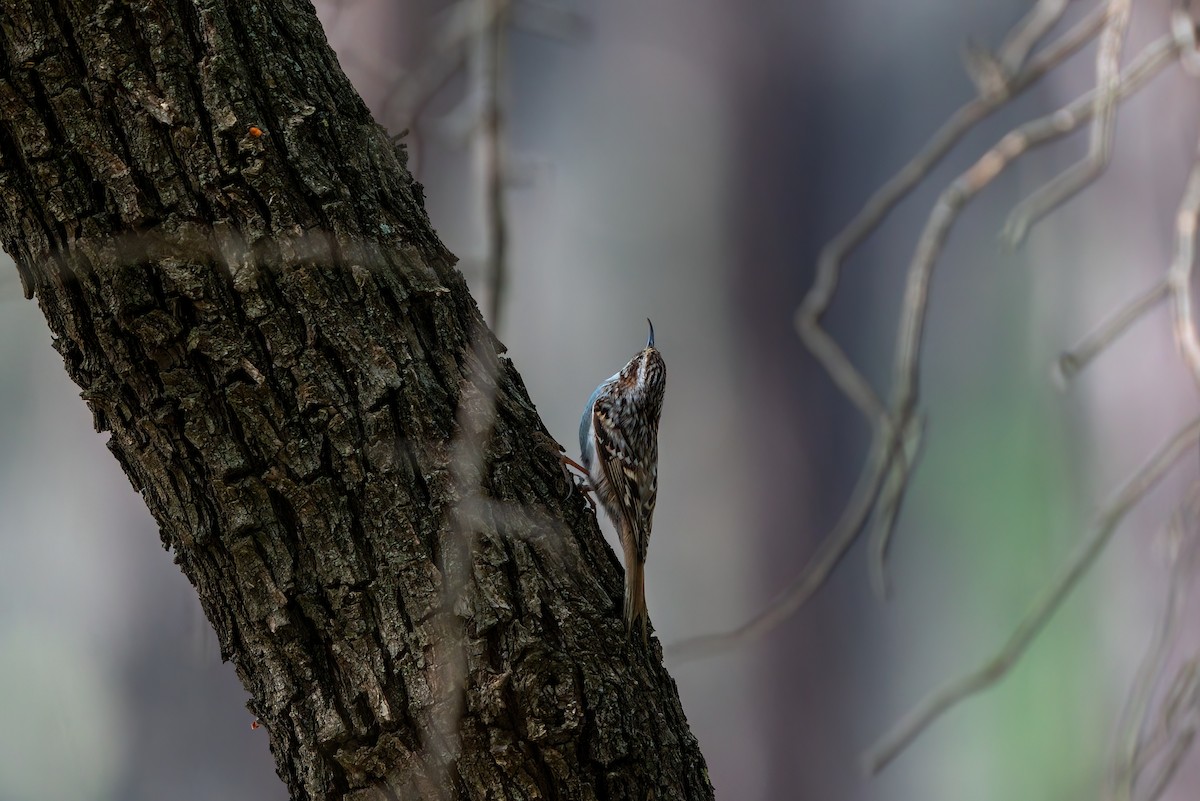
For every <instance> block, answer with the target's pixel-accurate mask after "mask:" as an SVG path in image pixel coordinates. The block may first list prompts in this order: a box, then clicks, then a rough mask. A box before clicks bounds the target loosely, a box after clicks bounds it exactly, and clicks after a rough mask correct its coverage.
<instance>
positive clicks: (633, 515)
mask: <svg viewBox="0 0 1200 801" xmlns="http://www.w3.org/2000/svg"><path fill="white" fill-rule="evenodd" d="M613 411H614V410H613V403H612V400H611V399H610V398H606V397H600V398H597V399H596V401H595V404H594V405H593V407H592V426H593V429H594V430H595V432H596V450H597V453H596V457H597V458H598V459H599V462H600V467H601V469H602V470H603V471H604V477H605V479H607V481H608V487H609V491H610V493H611V497H612V500H613V502H614V503H616V504H617V505H618V506H619V507H620V510H621V517H623V518H624V519H625V520H628V521H629V523H630V526H631V528H632V529H633V531H632V532H631V533H632V534H633V536H634V539H635V541H636V545H637V555H638V558H639V559H640V560H642V561H644V560H645V558H646V539H647V537H646V533H647V531H648V530H649V520H647V519H646V508H647V502H649V503H650V504H653V503H654V497H653V493H654V492H655V490H656V486H655V484H656V482H655V481H654V480H653V478H654V477H649V478H650V483H649V486H647V476H646V474H645V468H644V466H643V465H642V464H641V463H640V462H639V461H638V460H637V459H636V457H635V456H634V454H635V453H637V452H638V451H637V449H636V448H634V447H631V446H632V445H633V444H634V443H631V442H630V441H629V440H628V438H627V436H626V432H625V431H624V430H622V429H621V428H620V427H619V426H618V425H617V424H616V419H615V418H616V415H614V413H613ZM648 492H649V495H647V493H648Z"/></svg>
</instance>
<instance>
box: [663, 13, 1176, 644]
mask: <svg viewBox="0 0 1200 801" xmlns="http://www.w3.org/2000/svg"><path fill="white" fill-rule="evenodd" d="M1106 14H1107V12H1106V10H1105V9H1098V10H1097V11H1094V12H1092V13H1091V14H1089V15H1088V17H1087V18H1085V19H1084V20H1082V21H1080V22H1079V23H1078V24H1077V25H1076V26H1075V27H1074V28H1072V29H1071V30H1070V31H1068V32H1067V33H1066V34H1064V35H1063V36H1062V38H1060V39H1058V40H1056V41H1055V42H1053V43H1052V44H1050V45H1049V46H1047V48H1046V49H1045V50H1044V51H1043V52H1042V53H1041V54H1039V55H1038V56H1037V57H1036V58H1034V60H1033V61H1032V62H1031V63H1030V65H1029V67H1028V68H1027V69H1026V70H1025V71H1024V72H1022V73H1021V74H1020V75H1018V76H1016V77H1014V78H1013V81H1012V82H1011V84H1010V85H1009V86H1008V88H1007V89H1006V90H1005V91H1004V92H1002V93H1000V94H998V95H989V96H987V97H981V98H978V99H976V100H974V101H972V102H971V103H969V104H967V105H966V106H964V107H962V108H960V109H959V111H958V112H956V113H955V115H954V116H953V117H952V118H951V119H950V121H949V122H947V123H946V125H944V126H943V127H942V128H941V130H939V131H938V133H936V134H935V135H934V137H933V138H932V139H931V140H930V142H929V143H928V144H927V145H926V147H925V149H924V150H923V151H922V152H921V153H920V154H918V155H917V156H916V157H915V158H914V159H913V160H912V161H910V162H909V163H908V164H907V165H905V167H904V168H903V169H901V171H900V172H899V173H897V174H896V175H895V176H894V177H893V178H892V179H891V180H890V181H888V183H887V184H885V185H884V186H883V187H882V188H881V189H880V190H879V191H877V192H876V193H875V195H874V196H872V198H871V199H870V200H869V201H868V202H867V204H866V206H864V208H863V210H862V211H861V212H859V214H858V216H857V217H855V219H854V220H852V221H851V222H850V224H849V225H848V226H847V227H846V228H845V229H843V231H842V232H841V233H840V234H838V236H837V237H835V238H834V239H833V240H832V241H831V242H830V243H829V244H827V245H826V246H825V248H824V249H823V250H822V252H821V255H820V257H819V260H818V264H817V276H816V278H815V280H814V282H813V286H812V287H811V288H810V289H809V292H808V294H807V295H806V296H805V298H804V301H803V302H802V303H801V305H800V308H799V309H798V310H797V312H796V318H795V324H796V328H797V331H798V333H799V335H800V337H801V339H802V341H803V342H804V344H805V345H806V347H808V349H809V350H810V351H811V352H812V353H813V355H814V356H816V358H817V359H818V361H820V362H821V364H822V366H823V367H824V368H825V369H826V371H827V372H828V373H829V374H830V376H831V377H832V378H833V380H834V383H835V384H836V385H837V386H838V387H839V389H841V390H842V392H843V393H845V394H846V396H847V397H848V398H849V399H850V400H851V402H853V403H854V405H855V406H856V407H857V408H858V409H859V410H860V411H861V412H862V414H863V415H864V416H865V417H866V418H867V419H868V421H870V423H871V425H872V429H873V437H872V445H871V451H870V453H869V454H868V456H867V459H866V461H865V462H864V464H863V468H862V472H861V473H860V475H859V478H858V482H857V485H856V486H855V488H854V491H853V493H852V494H851V497H850V500H849V501H848V503H847V505H846V507H845V508H844V509H843V511H842V516H841V518H840V519H839V520H838V522H837V524H836V525H835V526H834V528H833V530H832V531H830V532H829V533H828V534H827V535H826V537H825V539H823V540H822V542H821V544H820V545H819V546H818V548H817V550H816V552H815V553H814V554H813V556H812V557H811V559H810V560H809V562H808V563H806V564H805V566H804V567H803V569H802V570H801V571H800V573H799V575H797V576H796V578H795V579H793V580H792V582H791V583H790V584H789V585H788V586H787V587H786V588H785V589H784V590H783V591H782V592H781V593H780V594H779V595H778V596H776V597H775V599H774V600H772V601H771V603H770V604H768V606H767V607H766V608H765V609H764V610H763V611H762V612H760V613H759V614H758V615H756V616H755V617H754V618H752V619H751V620H749V621H747V622H746V623H744V624H742V625H741V626H739V627H737V628H735V629H732V630H730V631H727V632H722V633H716V634H708V635H701V636H698V637H692V638H688V639H685V640H682V641H680V642H678V643H675V644H673V645H671V646H669V647H668V648H667V654H668V656H669V657H670V658H671V659H672V660H674V661H676V662H683V661H689V660H692V659H698V658H702V657H705V656H709V655H711V654H713V653H717V652H720V651H722V650H725V649H727V648H732V647H736V646H738V645H741V644H743V643H745V642H748V641H751V640H753V639H755V638H757V637H759V636H761V635H763V634H765V633H766V632H768V631H770V630H771V629H773V628H774V627H775V626H777V625H778V624H779V623H781V622H782V621H784V620H786V619H787V618H788V617H790V616H791V615H792V614H793V613H794V612H795V611H796V610H797V609H799V608H800V607H801V606H802V605H803V604H804V603H805V602H807V600H808V599H809V598H810V597H811V596H812V594H813V593H814V592H816V590H817V589H819V588H820V587H821V585H822V584H823V583H824V582H825V580H826V578H827V577H828V576H829V574H830V573H831V572H832V571H833V568H834V567H836V566H837V564H838V562H839V561H840V560H841V558H842V556H844V555H845V553H846V551H847V550H848V549H849V548H850V546H851V545H852V544H853V543H854V541H855V539H857V537H858V535H859V534H860V533H861V532H862V529H863V527H864V526H865V524H866V521H867V519H868V518H869V517H870V515H871V513H872V512H873V511H876V509H877V508H880V509H882V510H883V511H882V513H881V514H880V518H879V519H880V523H879V525H878V527H877V529H876V531H875V532H873V534H872V541H873V543H874V545H873V547H872V553H873V554H875V556H874V557H873V559H874V567H872V570H873V572H874V574H875V579H874V580H875V582H876V585H877V587H880V588H883V587H884V569H883V565H882V562H881V561H880V560H881V558H882V556H883V555H885V554H886V550H887V543H888V540H889V539H890V535H891V530H892V529H893V527H894V521H895V515H896V514H897V513H898V511H899V506H900V503H901V502H902V499H903V493H904V489H905V488H906V487H907V477H908V475H909V473H910V472H911V464H912V461H913V460H914V459H915V457H916V454H917V447H918V445H919V441H920V432H919V427H918V426H916V425H915V418H914V410H915V404H916V374H917V371H918V355H919V354H918V350H917V349H918V346H919V334H920V330H921V327H922V325H923V321H924V305H925V301H926V299H927V290H928V279H929V273H930V272H931V270H932V265H933V260H935V259H936V258H937V254H938V252H940V249H941V244H942V242H944V240H945V236H946V235H947V234H948V232H949V228H950V225H951V224H952V223H953V221H954V219H955V218H956V217H957V214H958V211H959V210H960V209H961V207H962V206H963V205H964V204H965V203H966V202H967V201H968V200H969V199H970V197H972V196H973V195H974V194H975V193H977V192H978V191H980V190H981V189H982V188H983V187H984V186H986V185H987V184H988V183H990V182H991V181H992V180H993V179H994V178H995V175H996V174H997V173H998V172H999V171H1000V170H1001V169H1002V168H1003V167H1004V166H1006V165H1007V164H1008V163H1009V162H1010V161H1011V160H1012V159H1013V158H1015V157H1016V156H1018V155H1020V154H1021V153H1024V152H1025V151H1026V150H1027V149H1028V148H1029V147H1031V146H1033V145H1035V144H1038V143H1040V142H1041V141H1044V140H1046V139H1050V138H1053V137H1054V136H1061V135H1064V134H1065V133H1067V132H1069V131H1070V130H1072V129H1073V127H1068V128H1066V129H1065V130H1062V129H1061V128H1062V126H1061V125H1059V126H1055V125H1051V124H1049V122H1048V121H1049V120H1050V119H1051V118H1044V119H1043V120H1038V121H1034V123H1030V126H1027V127H1029V130H1028V131H1026V130H1025V129H1024V128H1022V129H1019V130H1018V131H1016V132H1013V133H1010V134H1009V135H1007V136H1005V137H1004V138H1003V139H1002V140H1001V141H1000V143H998V144H997V145H996V147H995V148H993V149H992V150H991V151H989V152H988V153H987V154H985V155H984V156H983V157H982V158H981V159H980V160H979V161H978V162H977V163H976V164H975V166H973V167H972V168H971V169H970V170H968V171H967V172H966V173H964V174H963V175H962V176H960V178H959V180H958V181H956V182H955V183H954V184H952V185H951V187H950V188H948V189H947V190H946V191H945V192H943V195H942V198H941V199H940V200H939V202H938V205H937V206H936V207H935V209H934V211H933V213H932V214H931V216H930V221H929V224H928V225H927V226H926V232H925V233H924V234H923V235H922V239H921V242H920V243H919V244H918V247H917V253H916V255H914V258H913V261H912V265H911V266H910V272H909V289H908V291H907V292H906V296H905V300H904V307H903V311H902V315H903V318H904V319H903V321H902V323H901V331H902V333H901V336H900V339H899V344H898V347H897V352H896V357H895V359H894V365H895V368H894V370H895V374H896V386H897V392H896V401H895V402H894V404H893V409H894V410H895V411H894V412H889V411H888V410H887V409H886V408H885V407H884V404H883V401H882V400H881V399H880V398H879V396H878V395H877V394H876V393H875V391H874V390H873V389H872V388H871V386H870V384H869V383H868V382H867V380H866V378H865V377H864V376H863V375H862V374H861V373H860V372H859V371H858V370H857V369H856V368H855V367H854V365H853V363H852V362H851V361H850V359H849V357H847V356H846V354H845V352H844V351H843V350H842V349H841V347H840V346H839V345H838V343H837V342H836V341H835V340H834V339H833V338H832V337H831V336H830V335H829V334H828V332H826V331H825V329H824V328H823V327H822V326H821V324H820V321H821V318H822V316H823V315H824V313H825V311H826V310H827V309H828V308H829V305H830V303H832V300H833V293H834V292H835V291H836V289H837V283H838V279H839V277H840V273H841V267H842V264H843V262H844V261H845V258H846V257H847V256H848V255H849V253H850V252H851V251H852V250H853V249H854V248H856V247H857V246H858V245H859V244H861V242H862V241H863V240H865V239H866V237H867V236H869V235H870V233H871V232H872V231H874V229H875V228H876V227H877V226H878V225H879V223H880V222H882V220H883V219H884V217H886V215H887V213H888V212H889V211H890V210H891V209H892V208H893V207H894V206H895V205H896V203H898V202H899V201H900V200H901V199H902V198H903V197H904V196H905V195H906V194H907V193H908V192H909V191H910V190H911V189H912V187H913V186H914V185H915V184H916V183H918V182H919V181H920V180H921V179H922V178H923V177H924V176H925V175H926V174H927V173H928V171H929V170H930V169H932V167H933V166H934V164H936V163H937V162H938V161H939V160H940V159H941V158H942V157H943V156H944V155H945V153H946V152H947V151H949V149H950V148H951V147H953V145H954V144H955V143H957V142H958V140H959V139H960V138H961V137H962V136H963V135H964V134H965V133H966V132H967V131H969V130H970V128H971V127H973V126H974V125H975V123H977V122H979V121H980V120H982V119H983V118H984V117H986V116H987V115H988V114H989V113H990V112H991V111H992V110H994V109H995V108H996V107H998V106H999V105H1001V104H1002V103H1003V102H1004V100H1005V99H1007V98H1011V97H1012V96H1014V95H1015V94H1016V93H1018V92H1019V91H1021V90H1023V89H1024V88H1026V87H1027V86H1029V85H1030V84H1032V83H1033V82H1034V81H1035V80H1036V79H1037V78H1039V77H1041V76H1042V75H1043V74H1044V73H1045V72H1047V71H1048V70H1050V69H1052V68H1053V67H1054V66H1056V65H1058V64H1059V63H1061V62H1062V61H1064V60H1065V59H1066V58H1067V57H1069V56H1070V55H1071V54H1072V53H1074V52H1075V51H1076V50H1078V49H1079V48H1080V47H1082V46H1083V45H1084V44H1086V43H1087V41H1088V40H1089V39H1090V38H1091V37H1093V36H1095V34H1096V33H1098V32H1099V30H1100V29H1101V27H1102V26H1103V23H1104V20H1105V18H1106ZM1164 42H1165V43H1166V44H1165V45H1158V46H1155V45H1152V46H1151V47H1149V48H1147V49H1146V51H1144V52H1143V54H1142V55H1141V56H1140V57H1139V59H1138V60H1137V63H1138V65H1137V66H1131V67H1130V71H1129V76H1128V77H1127V79H1126V80H1127V85H1126V83H1125V82H1123V83H1122V89H1121V92H1119V95H1120V96H1121V97H1124V96H1126V95H1127V94H1128V93H1131V92H1133V91H1136V88H1137V87H1140V86H1141V85H1142V84H1143V83H1144V82H1145V80H1147V79H1148V78H1149V77H1150V76H1151V75H1153V74H1155V73H1156V72H1157V70H1158V69H1160V68H1161V67H1162V66H1165V63H1166V60H1167V59H1166V58H1163V54H1166V55H1167V56H1169V55H1170V54H1171V53H1172V52H1174V49H1173V48H1174V46H1173V45H1172V44H1171V42H1170V41H1169V40H1164ZM1160 58H1161V59H1162V63H1161V64H1160V63H1159V59H1160ZM1089 98H1090V95H1089V96H1085V97H1084V98H1080V100H1078V101H1076V103H1075V104H1072V106H1071V107H1068V108H1069V109H1074V110H1073V111H1071V117H1070V119H1071V120H1074V119H1076V118H1077V119H1078V120H1079V121H1082V120H1086V119H1088V118H1089V116H1090V114H1091V113H1092V112H1093V110H1094V108H1095V104H1094V103H1092V102H1090V100H1089ZM1059 114H1060V115H1061V114H1062V112H1059ZM1075 124H1078V123H1075ZM1034 126H1036V127H1034ZM1023 132H1024V133H1023ZM1025 134H1028V136H1026V135H1025ZM906 437H907V438H909V440H910V443H909V444H905V443H903V442H902V440H903V439H904V438H906ZM900 450H904V451H905V453H906V455H907V456H906V458H907V459H908V466H905V467H900V468H897V467H896V465H895V464H894V460H895V457H896V456H897V455H898V453H899V451H900ZM894 470H899V472H896V473H892V472H891V471H894ZM885 478H889V481H888V493H887V502H886V503H884V504H882V505H878V504H877V502H878V501H879V498H880V493H881V491H882V490H883V488H884V485H885Z"/></svg>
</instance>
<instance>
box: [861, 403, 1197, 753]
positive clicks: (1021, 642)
mask: <svg viewBox="0 0 1200 801" xmlns="http://www.w3.org/2000/svg"><path fill="white" fill-rule="evenodd" d="M1198 441H1200V419H1197V420H1193V421H1192V422H1191V423H1189V424H1188V425H1187V426H1186V427H1185V428H1184V429H1183V430H1181V431H1180V432H1178V433H1177V434H1176V435H1175V436H1173V437H1172V438H1171V439H1170V440H1169V441H1168V442H1167V443H1166V444H1165V445H1163V446H1162V447H1160V448H1159V450H1158V451H1157V452H1156V453H1155V454H1154V455H1153V456H1152V457H1151V458H1150V460H1149V461H1148V462H1147V463H1146V464H1145V465H1143V466H1142V467H1141V468H1140V469H1139V470H1138V471H1137V472H1136V473H1135V474H1134V475H1133V476H1132V477H1131V478H1130V479H1129V481H1128V482H1127V483H1126V484H1125V486H1124V487H1123V488H1122V489H1121V491H1120V492H1118V493H1117V494H1116V496H1115V497H1114V499H1113V500H1112V502H1111V503H1110V504H1109V505H1108V507H1107V509H1105V511H1104V514H1103V515H1101V517H1100V520H1099V522H1098V524H1097V526H1096V528H1095V530H1094V531H1093V532H1092V534H1091V536H1090V537H1088V538H1087V539H1086V540H1085V541H1084V542H1083V543H1082V544H1081V546H1080V548H1079V550H1078V551H1077V552H1076V553H1075V555H1074V556H1073V557H1072V558H1071V560H1070V561H1069V562H1067V564H1066V566H1065V567H1064V569H1063V570H1062V572H1061V573H1060V574H1059V575H1058V576H1057V577H1056V578H1055V579H1054V580H1053V581H1052V582H1050V584H1049V585H1048V586H1047V587H1046V588H1045V590H1043V592H1042V594H1041V595H1040V596H1039V597H1038V599H1037V600H1036V601H1035V602H1034V604H1033V606H1032V607H1031V608H1030V609H1029V611H1028V612H1027V613H1026V614H1025V617H1024V618H1023V619H1022V620H1021V622H1020V623H1019V624H1018V625H1017V627H1016V629H1015V630H1014V631H1013V633H1012V634H1011V635H1010V636H1009V638H1008V641H1007V642H1005V643H1004V646H1003V647H1002V648H1000V650H999V651H998V652H997V653H995V654H994V655H993V656H991V657H990V658H989V659H987V660H986V661H985V662H984V663H983V664H982V665H980V666H979V667H978V668H976V669H975V670H973V671H971V672H970V673H967V674H966V675H964V676H961V677H959V678H957V679H955V680H953V681H951V682H949V683H948V684H946V685H944V686H943V687H941V688H939V689H937V690H935V691H934V692H932V693H930V694H929V695H928V696H926V698H925V699H924V700H923V701H921V702H920V703H919V704H917V705H916V706H915V707H914V708H913V709H912V711H910V712H909V713H908V714H906V715H905V716H904V717H903V718H901V719H900V721H899V722H898V723H897V724H896V725H895V726H893V727H892V729H891V730H889V731H888V732H887V733H886V734H885V735H884V736H883V737H882V738H880V740H879V742H878V743H877V744H876V745H875V747H874V748H872V749H871V750H870V752H868V754H867V755H866V757H865V759H864V764H865V766H866V769H867V770H868V771H869V772H870V773H878V772H879V771H880V770H881V769H882V768H883V767H884V766H885V765H887V764H888V763H889V762H891V761H892V760H893V759H894V758H895V757H896V755H897V754H899V753H900V752H901V751H902V750H904V748H905V747H907V746H908V744H909V743H911V742H912V741H913V739H914V738H916V737H917V735H919V734H920V733H921V732H923V731H924V730H925V729H926V728H927V727H928V726H929V725H930V724H931V723H933V722H934V721H935V720H937V719H938V718H939V717H940V716H941V715H942V713H944V712H945V711H946V710H948V709H950V708H951V707H953V706H954V705H956V704H958V703H959V702H961V701H962V700H963V699H965V698H968V697H969V696H971V695H974V694H975V693H978V692H980V691H981V690H984V689H986V688H988V687H990V686H992V685H993V684H995V683H996V682H998V681H999V680H1000V679H1002V678H1003V677H1004V676H1005V675H1006V674H1007V673H1008V671H1009V669H1010V668H1011V667H1012V666H1013V664H1014V663H1015V662H1016V661H1017V659H1018V658H1019V657H1020V656H1021V655H1022V654H1023V653H1024V652H1025V649H1026V648H1027V647H1028V646H1029V644H1030V642H1032V641H1033V639H1034V637H1035V636H1037V634H1038V632H1039V631H1041V629H1042V627H1043V626H1044V625H1045V624H1046V622H1047V621H1048V620H1049V619H1050V617H1051V616H1052V615H1053V613H1054V612H1055V611H1056V610H1057V609H1058V608H1059V607H1060V606H1061V605H1062V601H1063V599H1064V598H1066V596H1067V595H1068V594H1069V593H1070V591H1071V590H1072V589H1073V588H1074V587H1075V585H1076V584H1077V583H1078V582H1079V579H1080V578H1081V577H1082V576H1083V575H1084V574H1085V573H1086V572H1087V569H1088V568H1089V567H1090V566H1091V564H1092V562H1093V561H1094V560H1095V559H1096V557H1097V556H1099V555H1100V553H1101V552H1102V551H1103V550H1104V546H1105V545H1107V544H1108V541H1109V539H1110V538H1111V537H1112V535H1113V532H1115V531H1116V529H1117V526H1118V524H1120V522H1121V520H1122V519H1124V517H1125V515H1126V514H1127V513H1128V512H1129V510H1130V509H1132V508H1133V507H1134V506H1135V505H1136V504H1137V503H1138V502H1139V501H1141V499H1142V498H1143V497H1144V496H1145V495H1146V493H1147V492H1148V491H1149V490H1150V489H1151V488H1152V487H1153V486H1154V485H1155V484H1156V483H1158V481H1159V479H1161V478H1162V477H1163V475H1164V474H1165V473H1166V472H1167V470H1168V469H1169V468H1170V467H1171V466H1172V465H1173V464H1174V463H1175V462H1176V460H1178V459H1179V458H1180V457H1181V456H1182V455H1183V454H1184V453H1185V452H1188V451H1189V450H1191V449H1192V448H1194V447H1195V446H1196V443H1197V442H1198Z"/></svg>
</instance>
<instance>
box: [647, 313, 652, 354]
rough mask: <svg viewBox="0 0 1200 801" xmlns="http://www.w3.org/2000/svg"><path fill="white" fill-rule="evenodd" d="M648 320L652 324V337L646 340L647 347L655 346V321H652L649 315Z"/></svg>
mask: <svg viewBox="0 0 1200 801" xmlns="http://www.w3.org/2000/svg"><path fill="white" fill-rule="evenodd" d="M646 322H647V323H649V324H650V338H649V339H647V340H646V347H647V348H653V347H654V323H651V322H650V318H649V317H647V318H646Z"/></svg>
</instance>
